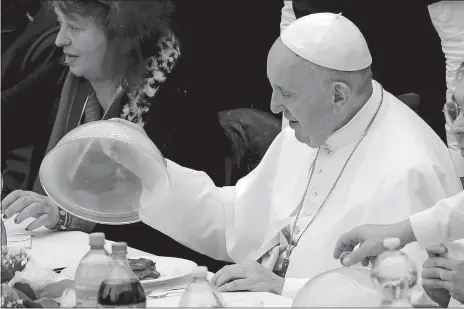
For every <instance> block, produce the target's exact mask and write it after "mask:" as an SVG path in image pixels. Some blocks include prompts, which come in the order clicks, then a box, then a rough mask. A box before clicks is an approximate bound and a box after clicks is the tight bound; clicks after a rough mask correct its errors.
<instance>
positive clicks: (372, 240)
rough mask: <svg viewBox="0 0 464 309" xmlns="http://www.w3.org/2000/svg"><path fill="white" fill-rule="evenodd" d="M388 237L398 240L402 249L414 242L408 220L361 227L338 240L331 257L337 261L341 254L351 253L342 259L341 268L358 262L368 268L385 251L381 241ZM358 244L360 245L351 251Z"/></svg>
mask: <svg viewBox="0 0 464 309" xmlns="http://www.w3.org/2000/svg"><path fill="white" fill-rule="evenodd" d="M390 237H397V238H399V239H400V241H401V246H402V247H404V246H406V245H407V244H409V243H411V242H413V241H415V240H416V239H415V236H414V232H413V231H412V228H411V224H410V222H409V219H407V220H404V221H401V222H399V223H395V224H388V225H361V226H358V227H357V228H355V229H353V230H351V231H349V232H347V233H345V234H343V235H342V236H341V237H340V238H339V240H338V242H337V245H336V246H335V250H334V254H333V257H334V258H335V259H338V258H340V256H341V254H342V253H343V252H351V253H350V254H348V255H347V256H346V257H344V259H343V261H342V262H343V266H347V267H348V266H352V265H354V264H357V263H359V262H361V263H362V265H364V266H368V265H369V260H370V259H372V258H375V257H377V256H378V255H379V254H380V253H382V252H383V251H385V249H384V246H383V241H384V239H385V238H390ZM358 244H361V245H360V246H359V248H358V249H356V250H355V251H353V249H354V248H355V247H356V246H357V245H358ZM352 251H353V252H352Z"/></svg>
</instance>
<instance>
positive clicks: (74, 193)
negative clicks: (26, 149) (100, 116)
mask: <svg viewBox="0 0 464 309" xmlns="http://www.w3.org/2000/svg"><path fill="white" fill-rule="evenodd" d="M39 175H40V181H41V184H42V187H43V189H44V190H45V192H46V193H47V195H48V196H49V197H50V198H51V199H52V200H54V201H55V202H56V203H57V204H58V205H59V206H60V207H61V208H63V209H65V210H66V211H68V212H70V213H72V214H73V215H75V216H77V217H80V218H83V219H86V220H89V221H93V222H97V223H105V224H128V223H133V222H137V221H140V218H139V209H140V208H141V207H149V205H151V204H153V203H154V202H159V201H160V200H162V199H164V198H165V197H166V196H167V195H168V194H169V189H170V181H169V175H168V173H167V170H166V160H165V159H164V158H163V156H162V154H161V152H160V151H159V150H158V148H157V147H156V146H155V144H154V143H153V142H152V141H151V140H150V139H149V138H148V136H147V135H146V134H145V132H144V131H143V129H141V128H140V127H138V126H137V125H135V124H132V123H129V122H127V121H124V120H120V119H117V120H102V121H95V122H90V123H87V124H84V125H81V126H79V127H77V128H75V129H74V130H72V131H70V132H69V133H68V134H66V135H65V136H64V137H63V138H62V139H61V140H60V142H59V143H58V144H57V145H56V146H55V148H53V149H52V151H50V153H49V154H48V155H47V156H46V157H45V159H44V160H43V162H42V165H41V167H40V174H39Z"/></svg>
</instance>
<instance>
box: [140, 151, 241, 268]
mask: <svg viewBox="0 0 464 309" xmlns="http://www.w3.org/2000/svg"><path fill="white" fill-rule="evenodd" d="M167 170H168V173H169V176H170V181H171V188H170V192H169V196H168V197H167V198H166V199H165V200H163V201H159V202H158V201H157V203H156V204H152V205H150V208H142V209H141V210H140V218H141V219H142V222H144V223H145V224H147V225H149V226H151V227H153V228H154V229H157V230H158V231H160V232H162V233H164V234H166V235H168V236H169V237H171V238H173V239H174V240H176V241H178V242H179V243H181V244H183V245H185V246H187V247H189V248H190V249H192V250H195V251H197V252H199V253H202V254H205V255H207V256H210V257H212V258H214V259H217V260H223V261H231V259H230V257H229V255H228V253H227V248H226V241H225V215H224V207H225V206H224V204H226V203H230V200H232V199H233V196H234V192H233V190H234V188H233V187H225V188H218V187H216V186H215V184H214V182H213V181H212V180H211V178H210V177H209V176H208V175H207V174H206V173H204V172H200V171H195V170H192V169H188V168H184V167H182V166H180V165H178V164H176V163H174V162H172V161H170V160H167ZM148 241H149V240H148Z"/></svg>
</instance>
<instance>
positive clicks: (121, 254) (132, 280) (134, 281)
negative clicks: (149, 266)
mask: <svg viewBox="0 0 464 309" xmlns="http://www.w3.org/2000/svg"><path fill="white" fill-rule="evenodd" d="M112 252H113V258H114V260H115V261H116V265H115V267H114V268H113V269H112V270H111V272H110V273H109V274H108V276H107V277H106V278H105V280H103V282H102V284H101V286H100V290H99V291H98V307H100V308H117V307H120V308H145V307H146V306H147V298H146V296H145V291H144V290H143V287H142V284H141V283H140V280H139V278H138V277H137V275H136V274H134V272H133V271H132V269H131V268H130V266H129V263H128V262H127V244H126V243H125V242H117V243H113V246H112Z"/></svg>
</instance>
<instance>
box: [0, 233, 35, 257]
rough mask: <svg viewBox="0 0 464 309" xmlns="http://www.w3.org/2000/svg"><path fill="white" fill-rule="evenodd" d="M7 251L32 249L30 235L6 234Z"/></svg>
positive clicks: (27, 250)
mask: <svg viewBox="0 0 464 309" xmlns="http://www.w3.org/2000/svg"><path fill="white" fill-rule="evenodd" d="M6 238H7V248H8V251H20V250H23V251H26V252H28V253H29V251H30V250H31V249H32V236H31V234H30V233H12V234H7V235H6Z"/></svg>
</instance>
